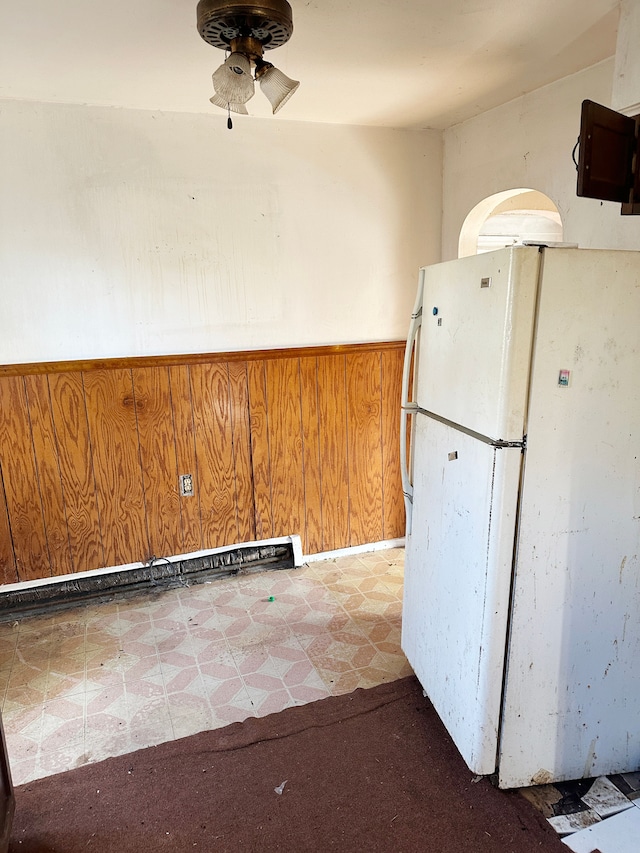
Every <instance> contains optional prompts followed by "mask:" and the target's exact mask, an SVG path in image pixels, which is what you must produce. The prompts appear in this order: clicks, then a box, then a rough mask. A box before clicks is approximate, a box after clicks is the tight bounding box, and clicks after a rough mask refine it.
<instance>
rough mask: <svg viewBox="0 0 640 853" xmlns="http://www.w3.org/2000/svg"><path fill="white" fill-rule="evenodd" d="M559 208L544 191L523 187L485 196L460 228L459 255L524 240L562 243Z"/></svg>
mask: <svg viewBox="0 0 640 853" xmlns="http://www.w3.org/2000/svg"><path fill="white" fill-rule="evenodd" d="M562 238H563V229H562V220H561V218H560V213H559V211H558V208H557V207H556V206H555V204H554V203H553V201H552V200H551V199H550V198H549V197H548V196H546V195H545V194H544V193H541V192H538V191H537V190H533V189H529V188H526V187H521V188H518V189H513V190H505V191H504V192H500V193H496V194H495V195H492V196H489V197H488V198H485V199H483V200H482V201H481V202H480V203H479V204H477V205H476V206H475V207H474V208H473V210H471V212H470V213H469V214H468V216H467V218H466V219H465V221H464V224H463V226H462V229H461V231H460V239H459V242H458V257H460V258H463V257H466V256H467V255H476V254H480V253H482V252H488V251H491V250H492V249H499V248H502V247H503V246H512V245H514V244H516V243H522V242H524V241H525V240H532V241H536V242H547V243H549V242H551V243H558V242H562Z"/></svg>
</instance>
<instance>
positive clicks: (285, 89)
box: [260, 66, 300, 115]
mask: <svg viewBox="0 0 640 853" xmlns="http://www.w3.org/2000/svg"><path fill="white" fill-rule="evenodd" d="M299 85H300V82H299V81H298V80H291V79H290V78H289V77H287V75H286V74H283V73H282V71H280V70H279V69H278V68H274V67H273V66H271V68H267V70H266V71H264V72H263V73H262V74H261V75H260V88H261V89H262V92H263V94H264V96H265V97H266V98H267V99H268V101H269V103H270V104H271V106H272V107H273V112H274V115H275V113H277V112H278V110H279V109H280V107H282V106H284V105H285V104H286V102H287V101H288V100H289V98H290V97H291V95H293V93H294V92H295V91H296V89H297V88H298V86H299Z"/></svg>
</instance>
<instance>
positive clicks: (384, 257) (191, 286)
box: [0, 101, 442, 363]
mask: <svg viewBox="0 0 640 853" xmlns="http://www.w3.org/2000/svg"><path fill="white" fill-rule="evenodd" d="M225 121H226V118H225V117H224V116H222V115H220V116H219V117H218V116H215V117H214V116H203V115H190V114H176V113H173V114H168V113H153V112H145V111H134V110H121V109H111V108H99V107H85V106H67V105H54V104H40V103H29V102H20V101H3V102H1V103H0V187H1V192H0V322H1V324H2V334H1V335H0V362H2V363H22V362H31V361H57V360H63V359H78V358H100V357H115V356H135V355H154V354H165V353H195V352H215V351H226V350H239V349H255V348H271V347H281V346H302V345H315V344H329V343H347V342H359V341H377V340H388V339H399V338H403V337H405V335H406V328H407V322H408V316H409V313H410V308H411V305H412V304H413V297H414V291H415V282H416V275H417V272H416V271H417V269H418V267H419V266H420V265H421V264H425V263H431V262H434V261H437V260H439V257H440V237H441V198H442V153H441V147H442V141H441V135H440V134H439V133H436V132H430V131H408V130H390V129H384V128H364V127H344V126H336V125H320V124H304V123H295V122H279V121H278V120H277V119H265V120H260V119H244V120H241V119H238V120H236V126H235V128H234V130H233V131H231V132H229V131H228V130H227V129H226V127H225Z"/></svg>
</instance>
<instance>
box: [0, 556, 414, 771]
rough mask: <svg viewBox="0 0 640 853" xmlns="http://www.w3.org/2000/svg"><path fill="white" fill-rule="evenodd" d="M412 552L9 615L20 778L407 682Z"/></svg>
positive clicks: (9, 722) (1, 637)
mask: <svg viewBox="0 0 640 853" xmlns="http://www.w3.org/2000/svg"><path fill="white" fill-rule="evenodd" d="M402 580H403V551H402V550H401V549H394V550H392V551H389V552H384V553H383V552H376V553H375V554H371V555H370V554H359V555H352V556H346V557H344V558H342V557H341V558H338V559H332V560H327V561H321V562H316V563H312V564H309V565H307V566H303V567H301V568H299V569H295V570H293V569H290V570H280V571H272V572H264V573H260V574H254V575H247V576H239V577H236V578H230V579H225V580H221V581H214V582H212V581H207V582H205V583H201V584H193V585H191V586H182V587H179V588H176V589H169V590H164V591H162V590H156V591H154V592H153V593H140V594H135V595H130V596H126V597H125V596H123V597H122V598H120V599H115V598H114V599H113V600H110V601H105V602H103V603H92V604H91V605H83V606H80V607H74V608H68V609H66V610H65V611H61V612H59V613H55V614H50V615H48V616H37V617H30V618H25V619H23V620H21V621H20V622H16V623H15V624H14V623H0V699H2V703H3V718H4V724H5V731H6V736H7V742H8V745H9V753H10V760H11V762H12V767H13V768H14V780H15V782H16V784H22V783H24V782H26V781H29V779H33V778H37V777H38V776H42V775H48V774H50V773H55V772H59V771H61V770H68V769H70V768H71V767H75V766H80V765H81V764H84V763H89V762H92V761H98V760H102V759H103V758H106V757H108V756H110V755H120V754H125V753H127V752H131V751H133V750H136V749H140V748H144V747H146V746H150V745H153V744H156V743H161V742H163V741H165V740H171V739H173V738H178V737H187V736H188V735H190V734H194V733H196V732H198V731H203V730H206V729H208V728H218V727H220V726H225V725H228V724H229V723H233V722H239V721H241V720H244V719H246V718H247V717H251V716H261V715H264V714H270V713H275V712H278V711H280V710H283V709H284V708H287V707H290V706H292V705H296V704H303V703H306V702H313V701H315V700H317V699H321V698H324V697H326V696H329V695H332V694H338V693H344V692H349V691H351V690H355V689H356V688H358V687H369V686H372V685H374V684H377V683H381V682H383V681H388V680H391V679H393V678H398V677H401V676H402V675H403V674H406V673H407V671H408V664H407V663H406V659H405V658H404V655H403V654H402V652H401V651H400V647H399V643H400V607H401V595H402Z"/></svg>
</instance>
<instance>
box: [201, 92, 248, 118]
mask: <svg viewBox="0 0 640 853" xmlns="http://www.w3.org/2000/svg"><path fill="white" fill-rule="evenodd" d="M209 100H210V101H211V103H212V104H213V105H214V106H216V107H220V109H223V110H224V111H225V112H227V110H231V112H232V113H238V115H241V116H248V115H249V112H248V110H247V108H246V107H245V105H244V104H234V103H231V102H230V101H229V102H227V101H225V100H223V99H222V98H221V97H220V95H216V94H215V92H214V95H213V98H209Z"/></svg>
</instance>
